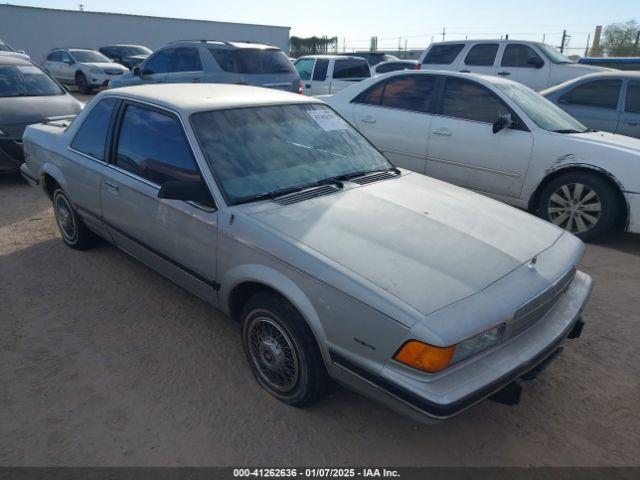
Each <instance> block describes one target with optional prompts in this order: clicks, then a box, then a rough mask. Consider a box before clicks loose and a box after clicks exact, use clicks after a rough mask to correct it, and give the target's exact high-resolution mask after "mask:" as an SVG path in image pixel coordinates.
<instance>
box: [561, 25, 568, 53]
mask: <svg viewBox="0 0 640 480" xmlns="http://www.w3.org/2000/svg"><path fill="white" fill-rule="evenodd" d="M566 39H567V31H566V30H563V31H562V43H560V53H564V42H565V40H566Z"/></svg>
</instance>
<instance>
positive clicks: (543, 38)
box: [542, 33, 547, 43]
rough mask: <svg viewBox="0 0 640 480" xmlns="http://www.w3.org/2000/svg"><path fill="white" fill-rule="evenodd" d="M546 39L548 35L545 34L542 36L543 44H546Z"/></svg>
mask: <svg viewBox="0 0 640 480" xmlns="http://www.w3.org/2000/svg"><path fill="white" fill-rule="evenodd" d="M546 39H547V34H546V33H543V34H542V43H544V42H545V40H546Z"/></svg>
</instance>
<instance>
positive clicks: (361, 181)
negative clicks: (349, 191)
mask: <svg viewBox="0 0 640 480" xmlns="http://www.w3.org/2000/svg"><path fill="white" fill-rule="evenodd" d="M399 176H400V175H398V174H397V173H395V172H380V173H376V174H375V175H367V176H366V177H359V178H353V179H351V180H349V181H350V182H353V183H357V184H358V185H366V184H367V183H373V182H379V181H380V180H387V179H389V178H398V177H399Z"/></svg>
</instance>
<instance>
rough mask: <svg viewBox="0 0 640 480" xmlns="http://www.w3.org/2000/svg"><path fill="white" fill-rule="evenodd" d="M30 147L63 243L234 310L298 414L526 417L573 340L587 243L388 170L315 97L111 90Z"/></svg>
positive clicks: (201, 89) (220, 90)
mask: <svg viewBox="0 0 640 480" xmlns="http://www.w3.org/2000/svg"><path fill="white" fill-rule="evenodd" d="M24 147H25V155H26V163H25V164H23V165H22V168H21V171H22V174H23V175H24V177H25V178H27V179H28V180H29V181H30V183H32V184H34V185H36V184H37V185H40V186H41V187H42V188H43V189H44V190H45V192H46V193H47V194H48V195H49V196H50V197H51V199H52V201H53V207H54V212H55V217H56V220H57V223H58V226H59V228H60V232H61V235H62V238H63V240H64V242H65V243H66V244H67V245H69V246H70V247H73V248H76V249H86V248H88V247H90V246H91V245H92V244H93V243H94V241H95V239H96V238H97V237H102V238H104V239H106V240H108V241H109V242H112V243H114V244H115V245H117V246H118V247H119V248H121V249H122V250H124V251H125V252H127V253H129V254H131V255H133V256H134V257H136V258H137V259H139V260H140V261H142V262H144V263H145V264H147V265H149V266H150V267H151V268H153V269H155V270H157V271H158V272H160V273H161V274H163V275H165V276H166V277H168V278H169V279H171V280H172V281H174V282H175V283H177V284H179V285H181V286H182V287H184V288H185V289H187V290H190V291H191V292H193V293H194V294H196V295H198V296H199V297H201V298H202V299H204V300H205V301H207V302H209V303H211V304H212V305H213V306H215V307H217V308H219V309H221V310H222V311H224V312H226V313H227V314H228V315H229V316H230V317H231V318H233V319H235V320H237V321H238V322H239V323H240V324H241V332H242V335H241V336H242V343H243V346H244V349H245V351H246V354H247V358H248V361H249V364H250V365H251V368H252V370H253V372H254V373H255V377H256V379H257V380H258V382H259V383H260V384H261V385H262V386H263V387H264V388H265V389H266V390H267V391H268V392H269V393H271V394H272V395H274V396H275V397H277V398H278V399H280V400H282V401H283V402H286V403H288V404H291V405H296V406H303V405H308V404H311V403H312V402H314V401H316V400H318V399H319V398H320V397H322V395H323V394H324V393H325V392H326V390H327V388H328V386H329V384H330V379H333V380H337V381H338V382H339V383H342V384H343V385H346V386H348V387H350V388H354V389H356V390H358V391H360V392H363V393H365V394H367V395H369V396H371V397H373V398H375V399H377V400H380V401H383V402H385V403H387V404H389V405H391V406H393V407H395V408H396V409H398V410H401V411H403V412H404V413H408V414H413V415H414V416H417V417H418V418H422V419H427V418H446V417H450V416H452V415H454V414H457V413H459V412H461V411H462V410H465V409H466V408H468V407H470V406H471V405H473V404H475V403H477V402H478V401H480V400H482V399H484V398H486V397H489V396H491V397H492V398H494V399H497V400H499V401H502V402H506V403H515V402H516V401H517V399H518V398H519V395H520V382H521V380H522V379H530V378H533V377H534V376H535V375H536V374H537V373H538V372H539V371H540V370H541V369H542V367H543V366H544V365H546V364H547V363H548V361H549V360H550V359H552V358H553V357H555V354H556V353H558V352H559V350H560V349H561V344H562V343H563V341H564V340H565V338H567V337H569V338H575V337H577V336H579V334H580V332H581V330H582V326H583V322H582V320H581V312H582V310H583V308H584V306H585V303H586V301H587V298H588V296H589V293H590V291H591V287H592V281H591V279H590V278H589V277H588V276H587V275H585V274H584V273H581V272H580V271H578V270H577V266H578V263H579V261H580V258H581V256H582V254H583V244H582V242H581V241H580V240H578V239H577V238H576V237H574V236H573V235H571V234H569V233H566V232H565V231H563V230H561V229H559V228H557V227H555V226H554V225H551V224H549V223H546V222H544V221H542V220H539V219H537V218H534V217H532V216H531V215H529V214H527V213H524V212H521V211H519V210H516V209H514V208H512V207H509V206H506V205H504V204H501V203H498V202H496V201H494V200H490V199H488V198H485V197H483V196H480V195H478V194H475V193H472V192H469V191H466V190H463V189H461V188H458V187H454V186H452V185H449V184H447V183H444V182H441V181H438V180H434V179H431V178H429V177H426V176H423V175H420V174H416V173H411V172H409V171H405V170H400V169H398V168H396V167H394V166H393V165H392V164H390V163H389V162H388V161H387V160H386V159H385V158H384V156H382V154H380V153H379V152H378V151H377V150H376V149H375V148H374V147H373V146H372V145H371V144H369V143H368V142H367V140H365V139H364V138H363V137H362V136H361V135H360V134H359V133H357V132H356V131H355V130H354V129H353V128H351V127H350V126H349V124H347V123H346V122H345V121H344V120H343V119H342V118H341V117H340V116H339V115H337V114H336V113H335V112H334V111H333V110H332V109H331V108H330V107H328V106H327V105H325V104H324V103H323V102H321V101H319V100H315V99H312V98H310V97H304V96H302V95H296V94H292V93H285V92H278V91H274V90H267V89H260V88H254V87H247V86H237V85H158V86H143V87H127V88H122V89H116V90H109V91H106V92H103V93H100V94H99V95H97V96H96V97H95V98H94V99H93V100H92V101H91V102H90V103H89V105H87V107H86V108H85V109H84V110H83V111H82V112H81V113H80V114H79V115H78V116H77V117H76V118H75V119H74V120H73V121H72V122H70V123H69V122H64V121H60V122H53V123H48V124H40V125H35V126H31V127H29V128H28V129H27V131H26V134H25V137H24Z"/></svg>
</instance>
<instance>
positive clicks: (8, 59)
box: [0, 55, 33, 65]
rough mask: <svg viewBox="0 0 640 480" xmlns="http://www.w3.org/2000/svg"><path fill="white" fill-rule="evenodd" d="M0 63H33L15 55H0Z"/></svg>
mask: <svg viewBox="0 0 640 480" xmlns="http://www.w3.org/2000/svg"><path fill="white" fill-rule="evenodd" d="M0 64H1V65H33V63H32V62H30V61H29V60H27V59H25V58H21V57H15V56H13V55H0Z"/></svg>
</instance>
